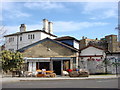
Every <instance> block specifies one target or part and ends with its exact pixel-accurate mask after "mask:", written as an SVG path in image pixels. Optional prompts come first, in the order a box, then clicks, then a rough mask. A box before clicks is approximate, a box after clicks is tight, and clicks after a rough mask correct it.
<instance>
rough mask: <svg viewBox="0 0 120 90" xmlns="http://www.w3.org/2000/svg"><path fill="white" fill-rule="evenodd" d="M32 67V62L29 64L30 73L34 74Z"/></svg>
mask: <svg viewBox="0 0 120 90" xmlns="http://www.w3.org/2000/svg"><path fill="white" fill-rule="evenodd" d="M32 67H33V66H32V62H29V65H28V71H29V72H32Z"/></svg>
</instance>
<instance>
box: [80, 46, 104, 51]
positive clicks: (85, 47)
mask: <svg viewBox="0 0 120 90" xmlns="http://www.w3.org/2000/svg"><path fill="white" fill-rule="evenodd" d="M88 47H94V48H97V49H100V50H105V49H103V48H100V47H97V46H94V45H87V46H86V47H84V48H81V49H80V51H82V50H83V49H86V48H88Z"/></svg>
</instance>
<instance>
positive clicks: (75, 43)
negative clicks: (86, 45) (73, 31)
mask: <svg viewBox="0 0 120 90" xmlns="http://www.w3.org/2000/svg"><path fill="white" fill-rule="evenodd" d="M55 40H57V41H60V42H62V43H64V44H67V45H69V46H72V47H74V48H76V49H79V42H80V41H79V40H77V39H76V38H74V37H71V36H64V37H58V38H56V39H55Z"/></svg>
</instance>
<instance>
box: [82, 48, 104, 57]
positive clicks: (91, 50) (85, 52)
mask: <svg viewBox="0 0 120 90" xmlns="http://www.w3.org/2000/svg"><path fill="white" fill-rule="evenodd" d="M80 55H104V56H105V53H104V51H103V50H100V49H97V48H94V47H88V48H86V49H84V50H82V51H81V53H80Z"/></svg>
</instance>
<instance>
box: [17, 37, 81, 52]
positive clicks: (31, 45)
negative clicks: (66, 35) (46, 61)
mask: <svg viewBox="0 0 120 90" xmlns="http://www.w3.org/2000/svg"><path fill="white" fill-rule="evenodd" d="M47 40H49V41H52V42H55V43H57V44H59V45H61V46H64V47H66V48H68V49H71V50H73V51H75V52H77V51H79V50H78V49H76V48H74V47H71V46H68V45H66V44H64V43H62V42H59V41H56V40H53V39H50V38H45V39H43V40H40V41H38V42H35V43H33V44H30V45H28V46H25V47H23V48H21V49H18V50H17V51H19V52H24V51H25V50H26V49H28V48H31V47H33V46H35V45H37V44H40V43H42V42H44V41H47Z"/></svg>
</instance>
